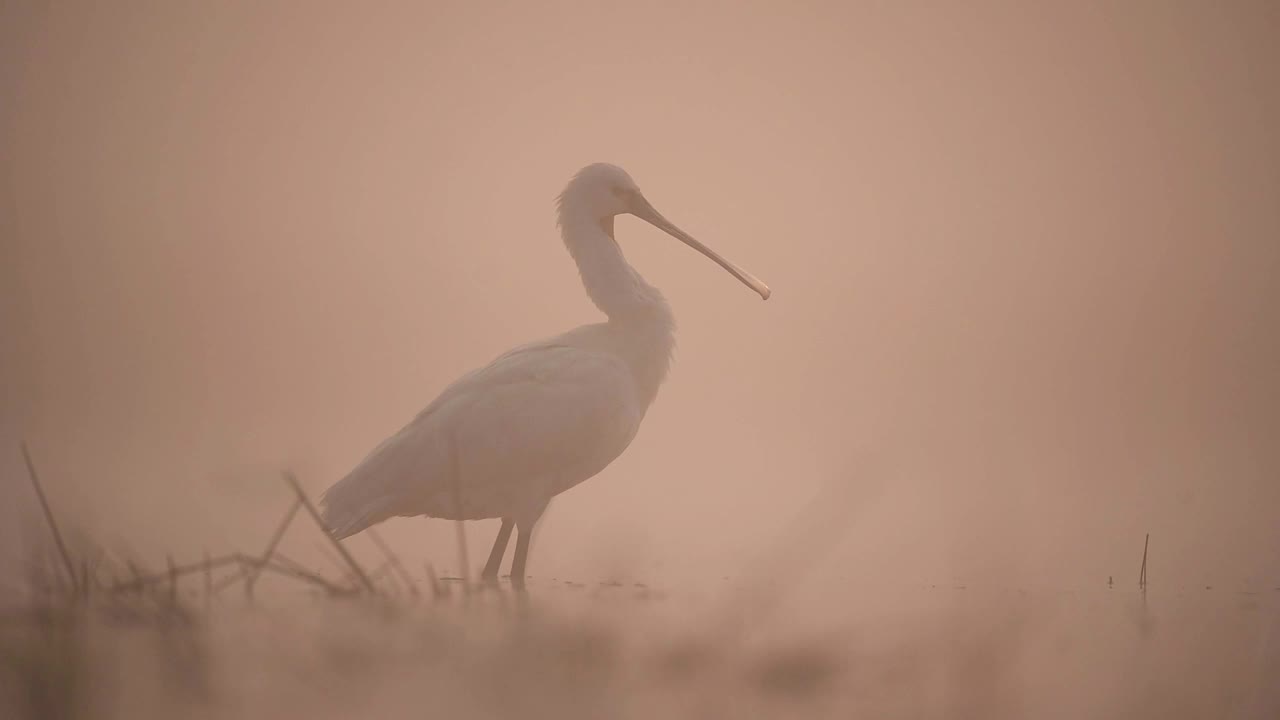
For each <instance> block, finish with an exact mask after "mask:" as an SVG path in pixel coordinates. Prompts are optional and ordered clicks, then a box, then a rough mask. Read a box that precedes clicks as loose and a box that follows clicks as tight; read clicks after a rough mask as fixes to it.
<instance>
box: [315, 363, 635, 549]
mask: <svg viewBox="0 0 1280 720" xmlns="http://www.w3.org/2000/svg"><path fill="white" fill-rule="evenodd" d="M642 414H643V408H642V407H641V405H640V402H639V400H638V396H637V393H636V389H635V383H634V379H633V376H632V375H631V372H630V370H629V368H628V367H627V366H626V364H625V363H624V362H623V361H622V360H621V359H619V358H618V357H616V356H614V355H612V354H610V353H607V352H602V351H599V350H592V349H587V348H583V347H581V346H574V345H564V344H558V343H556V342H555V341H550V342H546V343H540V344H535V345H530V346H526V347H522V348H518V349H516V350H513V351H511V352H509V353H507V354H505V355H503V356H501V357H499V358H497V359H496V360H494V361H493V362H492V363H490V364H489V365H487V366H485V367H483V368H480V369H479V370H476V371H474V372H472V373H470V374H468V375H466V376H464V377H462V378H461V379H459V380H458V381H457V382H455V383H453V384H452V385H450V386H449V387H448V388H446V389H445V391H444V392H442V393H441V394H440V396H439V397H437V398H436V399H435V400H434V401H433V402H432V403H431V404H430V405H429V406H428V407H427V408H426V409H425V410H423V411H422V412H421V413H420V414H419V415H418V416H417V417H416V418H414V420H413V421H412V422H410V423H409V424H408V425H407V426H405V427H404V428H403V429H402V430H400V432H398V433H396V434H395V435H394V436H392V437H391V438H389V439H388V440H387V441H385V442H384V443H382V445H380V446H379V447H378V448H377V449H375V450H374V451H373V452H372V453H370V454H369V455H368V456H367V457H366V458H365V459H364V460H363V461H362V462H361V463H360V464H359V465H358V466H356V468H355V469H354V470H352V471H351V472H350V473H349V474H348V475H347V477H345V478H343V479H342V480H341V481H339V482H338V483H337V484H336V485H334V486H333V487H332V488H330V490H329V491H328V492H327V493H326V495H325V499H324V500H325V503H326V520H328V517H329V516H330V515H333V517H334V522H330V523H329V524H330V527H331V528H333V529H334V530H335V532H338V533H341V531H342V529H343V527H344V526H345V527H347V528H348V529H350V528H356V526H359V527H358V528H356V529H352V530H350V532H348V533H346V534H351V533H353V532H358V531H359V530H360V529H363V527H368V525H369V524H372V523H374V522H378V521H379V520H382V519H385V518H387V517H391V516H394V515H420V514H427V515H432V516H436V517H455V516H461V517H462V518H464V519H465V518H473V517H493V516H495V515H496V514H499V513H502V512H506V510H504V509H503V508H505V507H507V506H510V505H512V504H513V503H514V504H519V503H521V502H529V501H532V500H534V499H537V498H538V497H549V496H550V495H551V494H554V493H555V492H559V491H561V490H563V489H565V488H566V487H568V486H570V485H572V484H575V483H577V482H581V481H582V480H585V479H586V478H588V477H590V476H591V475H594V474H595V473H596V472H599V470H600V469H602V468H603V467H604V466H605V465H607V464H608V463H609V462H610V461H611V460H613V458H615V457H617V455H618V454H619V453H621V452H622V451H623V450H624V449H625V448H626V446H627V445H628V444H629V443H630V441H631V438H632V437H634V435H635V431H636V428H637V427H638V424H639V420H640V417H641V416H642ZM343 507H345V508H349V510H346V511H343V510H340V508H343Z"/></svg>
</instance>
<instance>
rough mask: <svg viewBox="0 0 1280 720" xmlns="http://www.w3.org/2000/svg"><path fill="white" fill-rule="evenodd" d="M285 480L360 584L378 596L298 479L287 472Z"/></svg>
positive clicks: (366, 576) (367, 577)
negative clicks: (326, 525)
mask: <svg viewBox="0 0 1280 720" xmlns="http://www.w3.org/2000/svg"><path fill="white" fill-rule="evenodd" d="M284 479H285V482H287V483H289V486H290V487H292V488H293V491H294V492H295V493H297V495H298V500H299V501H300V502H301V503H302V507H303V508H305V509H306V511H307V514H308V515H310V516H311V519H312V520H314V521H315V523H316V527H318V528H320V532H322V533H324V536H325V537H327V538H329V542H331V543H332V544H333V547H334V549H335V550H337V551H338V554H339V555H341V556H342V559H343V560H345V561H346V562H347V565H349V566H350V567H351V571H352V572H354V573H355V574H356V577H357V578H359V580H360V584H361V585H363V586H364V589H365V590H368V591H369V594H371V595H377V594H378V591H377V589H376V588H374V587H373V583H372V582H371V581H370V580H369V576H368V575H366V574H365V572H364V569H363V568H361V567H360V564H359V563H357V562H356V559H355V558H354V557H352V556H351V553H349V552H347V549H346V548H345V547H343V545H342V543H341V542H340V541H339V540H338V539H337V538H335V537H334V536H333V534H332V533H330V532H329V530H328V528H326V527H325V526H324V520H322V519H320V513H319V512H317V511H316V508H315V506H314V505H312V504H311V499H310V498H308V497H307V494H306V493H304V492H303V491H302V486H301V485H299V484H298V479H297V478H296V477H294V476H293V473H291V472H286V473H285V474H284Z"/></svg>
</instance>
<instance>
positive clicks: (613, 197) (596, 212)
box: [559, 163, 771, 300]
mask: <svg viewBox="0 0 1280 720" xmlns="http://www.w3.org/2000/svg"><path fill="white" fill-rule="evenodd" d="M559 207H560V221H561V223H562V224H563V223H564V222H565V217H566V215H574V216H577V217H584V218H589V219H590V220H592V221H594V222H597V223H600V224H601V225H602V226H604V227H607V228H609V229H610V231H612V228H613V218H614V217H616V216H618V215H634V216H636V217H638V218H640V219H641V220H644V221H645V222H647V223H649V224H650V225H653V226H654V227H656V228H658V229H660V230H662V231H663V232H665V233H667V234H668V235H670V236H671V237H674V238H675V239H677V240H679V241H680V242H682V243H684V244H686V245H688V246H689V247H691V248H693V249H694V250H697V251H698V252H700V253H702V254H703V255H705V256H707V257H708V258H710V259H712V260H714V261H715V262H716V264H718V265H719V266H720V267H722V268H724V269H725V270H727V271H728V272H729V273H730V274H731V275H733V276H734V277H736V278H738V280H740V281H742V283H743V284H745V285H746V286H747V287H749V288H751V289H752V290H754V291H755V292H756V293H758V294H759V295H760V297H762V298H764V299H765V300H768V299H769V294H770V292H771V291H770V290H769V286H768V285H765V284H764V283H763V282H761V281H760V280H759V279H758V278H756V277H755V276H754V275H752V274H751V273H749V272H747V271H746V270H743V269H742V268H740V267H738V266H737V265H734V264H733V263H731V262H729V261H728V260H726V259H725V258H723V257H721V256H720V254H719V253H717V252H715V251H714V250H712V249H711V248H709V247H707V246H706V245H703V244H702V243H701V242H699V241H697V240H695V239H694V238H693V237H692V236H690V235H689V234H688V233H686V232H685V231H683V230H681V229H680V228H678V227H676V226H675V224H674V223H672V222H671V221H670V220H668V219H666V218H665V217H663V216H662V213H660V212H658V211H657V209H655V208H654V207H653V205H652V204H651V203H650V202H649V201H648V199H646V198H645V196H644V193H642V192H640V187H639V186H638V185H636V181H635V180H633V179H631V175H629V174H628V173H627V171H626V170H623V169H622V168H620V167H618V166H617V165H611V164H609V163H593V164H591V165H588V166H586V167H584V168H582V169H581V170H579V171H578V172H577V174H576V175H574V176H573V179H572V180H570V181H569V185H568V186H567V187H565V189H564V192H562V193H560V198H559ZM610 234H612V232H610Z"/></svg>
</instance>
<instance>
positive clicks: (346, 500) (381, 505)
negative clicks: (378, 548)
mask: <svg viewBox="0 0 1280 720" xmlns="http://www.w3.org/2000/svg"><path fill="white" fill-rule="evenodd" d="M360 480H361V478H360V476H358V475H356V474H354V473H353V474H352V475H348V476H347V477H345V478H343V479H342V480H339V481H338V482H337V483H335V484H334V486H333V487H331V488H329V489H328V490H326V491H325V493H324V495H322V496H321V497H320V504H321V511H320V514H321V516H322V519H323V520H324V524H325V527H326V528H327V529H328V530H329V533H330V534H331V535H333V537H335V538H336V539H338V540H342V539H343V538H348V537H351V536H352V535H355V534H356V533H358V532H360V531H361V530H364V529H365V528H367V527H369V526H371V525H376V524H378V523H380V522H382V521H383V520H386V519H387V518H390V517H392V516H393V515H395V512H394V511H393V510H392V509H391V505H392V502H391V501H390V498H388V497H387V495H386V494H384V493H382V492H378V490H380V488H376V487H370V486H369V485H368V484H367V483H362V482H360ZM371 491H372V492H371Z"/></svg>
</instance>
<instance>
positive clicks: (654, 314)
mask: <svg viewBox="0 0 1280 720" xmlns="http://www.w3.org/2000/svg"><path fill="white" fill-rule="evenodd" d="M560 235H561V237H562V238H564V244H565V247H567V248H568V249H569V254H570V255H572V256H573V261H574V262H575V263H577V264H578V273H579V274H580V275H581V276H582V284H583V286H585V287H586V290H587V295H588V296H590V297H591V302H593V303H595V305H596V307H598V308H600V311H601V312H603V313H604V314H605V315H608V316H609V322H610V323H623V324H628V325H631V324H635V325H655V326H659V327H672V326H674V319H673V317H672V315H671V307H670V306H669V305H667V301H666V298H664V297H663V296H662V293H661V292H659V291H658V289H657V288H655V287H653V286H652V285H650V284H649V283H647V282H645V280H644V278H642V277H640V273H638V272H636V271H635V268H632V267H631V265H630V264H629V263H628V262H627V260H626V258H625V257H623V255H622V248H621V247H620V246H619V245H618V242H617V241H616V240H614V237H613V218H611V217H610V218H604V219H600V218H591V217H588V216H584V215H582V214H580V213H575V212H573V209H572V208H570V207H565V208H561V213H560Z"/></svg>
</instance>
